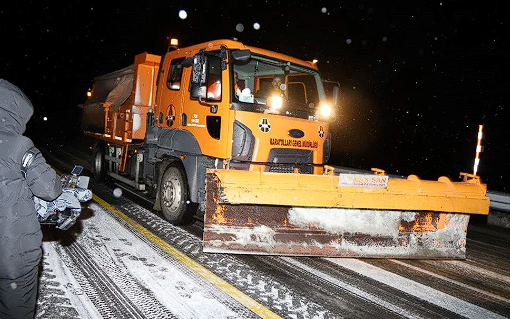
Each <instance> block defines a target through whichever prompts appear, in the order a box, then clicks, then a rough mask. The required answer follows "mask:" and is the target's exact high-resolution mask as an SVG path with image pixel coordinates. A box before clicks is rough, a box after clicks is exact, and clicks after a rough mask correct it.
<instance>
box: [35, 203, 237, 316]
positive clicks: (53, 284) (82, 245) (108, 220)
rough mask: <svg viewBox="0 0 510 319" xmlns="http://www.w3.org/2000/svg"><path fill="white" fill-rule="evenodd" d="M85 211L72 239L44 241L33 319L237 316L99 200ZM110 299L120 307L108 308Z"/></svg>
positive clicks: (205, 287)
mask: <svg viewBox="0 0 510 319" xmlns="http://www.w3.org/2000/svg"><path fill="white" fill-rule="evenodd" d="M89 209H91V210H92V212H93V216H92V217H90V218H88V219H82V223H83V225H82V230H81V232H79V233H77V234H76V235H75V238H70V239H69V238H68V239H66V240H64V241H62V240H60V241H45V242H44V243H43V251H44V257H43V272H42V276H41V287H40V297H39V301H38V314H37V318H50V317H51V318H54V317H55V316H58V317H60V318H62V317H66V318H76V317H80V318H101V317H115V316H116V313H117V315H118V314H125V315H128V316H130V317H140V318H145V317H147V318H235V317H237V316H236V313H235V312H234V311H233V310H232V309H230V308H228V307H227V306H226V305H225V302H222V300H218V298H216V297H215V296H217V295H218V294H217V293H214V294H211V289H216V288H215V287H214V286H212V284H210V283H208V282H207V281H205V280H202V279H201V277H200V278H198V277H196V276H195V275H194V273H191V272H190V271H186V269H185V268H183V266H182V264H180V262H178V261H175V260H172V259H171V258H168V256H166V258H164V257H163V256H162V254H161V252H159V251H157V249H155V248H153V247H152V246H151V245H150V244H149V243H147V242H146V240H144V239H143V237H141V236H140V237H139V236H137V235H136V232H133V231H131V230H130V229H129V228H127V227H126V225H122V224H121V222H119V221H118V220H117V219H115V218H114V217H112V216H111V215H110V214H109V213H107V212H106V211H105V210H104V209H103V208H102V207H100V206H99V205H98V204H96V203H91V204H90V205H89ZM57 235H62V236H70V235H69V234H65V233H64V232H59V233H58V234H57ZM67 240H68V241H69V242H68V243H65V244H63V242H65V241H67ZM102 294H104V296H102ZM108 295H111V296H108ZM226 298H227V297H226ZM112 302H114V303H118V304H119V305H121V306H122V307H124V308H125V309H120V308H121V306H118V308H119V309H114V310H112V309H108V308H109V306H110V305H109V303H112ZM52 303H53V304H52ZM55 304H58V307H55ZM128 304H131V305H128Z"/></svg>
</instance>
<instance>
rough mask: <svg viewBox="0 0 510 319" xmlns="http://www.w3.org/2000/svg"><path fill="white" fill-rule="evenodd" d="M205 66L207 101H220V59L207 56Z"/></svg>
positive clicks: (214, 56)
mask: <svg viewBox="0 0 510 319" xmlns="http://www.w3.org/2000/svg"><path fill="white" fill-rule="evenodd" d="M207 58H208V61H207V62H208V63H207V64H208V65H207V96H206V100H207V101H221V59H220V57H218V56H216V55H208V56H207Z"/></svg>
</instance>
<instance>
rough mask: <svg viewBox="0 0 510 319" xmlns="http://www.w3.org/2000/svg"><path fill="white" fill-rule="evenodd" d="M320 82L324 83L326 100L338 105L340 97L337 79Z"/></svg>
mask: <svg viewBox="0 0 510 319" xmlns="http://www.w3.org/2000/svg"><path fill="white" fill-rule="evenodd" d="M322 84H323V85H324V90H325V91H326V95H327V98H328V100H329V101H331V103H333V105H334V106H338V100H339V99H340V83H338V82H337V81H327V80H324V81H322Z"/></svg>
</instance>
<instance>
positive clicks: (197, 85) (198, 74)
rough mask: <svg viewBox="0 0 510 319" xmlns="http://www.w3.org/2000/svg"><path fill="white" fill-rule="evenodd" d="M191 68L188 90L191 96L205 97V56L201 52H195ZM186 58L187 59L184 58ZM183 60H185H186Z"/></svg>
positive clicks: (194, 97)
mask: <svg viewBox="0 0 510 319" xmlns="http://www.w3.org/2000/svg"><path fill="white" fill-rule="evenodd" d="M192 59H193V63H192V70H191V79H190V85H189V91H190V93H191V98H193V99H196V98H199V97H201V98H204V99H205V95H206V92H205V89H206V86H205V85H206V84H205V82H206V81H205V80H206V79H205V74H206V70H207V57H206V56H205V55H202V54H200V53H199V54H196V55H195V56H194V57H193V58H192ZM186 60H187V59H186ZM186 60H185V61H186Z"/></svg>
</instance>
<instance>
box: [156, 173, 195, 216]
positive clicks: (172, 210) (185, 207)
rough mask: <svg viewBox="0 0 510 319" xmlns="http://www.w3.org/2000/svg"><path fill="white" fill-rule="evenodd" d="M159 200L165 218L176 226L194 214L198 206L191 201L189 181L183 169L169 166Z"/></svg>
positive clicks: (162, 182)
mask: <svg viewBox="0 0 510 319" xmlns="http://www.w3.org/2000/svg"><path fill="white" fill-rule="evenodd" d="M159 192H160V193H159V200H160V202H161V212H162V213H163V217H164V218H165V219H166V220H167V221H169V222H170V223H172V224H174V225H178V224H181V223H182V222H183V220H184V219H185V218H186V219H188V218H190V217H192V216H193V214H194V210H195V209H196V204H194V203H192V202H191V201H190V196H189V190H188V181H187V180H186V176H185V175H184V172H183V171H182V169H181V168H179V167H178V166H172V165H170V166H168V168H167V169H166V170H165V173H164V174H163V177H162V178H161V185H160V187H159Z"/></svg>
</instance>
